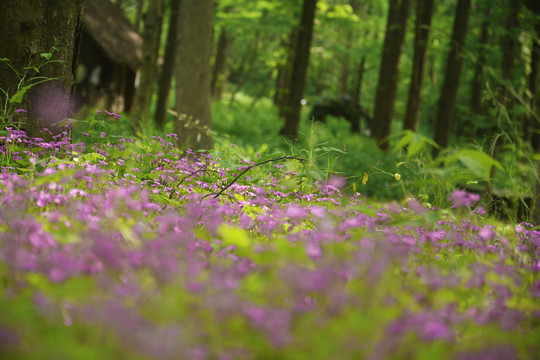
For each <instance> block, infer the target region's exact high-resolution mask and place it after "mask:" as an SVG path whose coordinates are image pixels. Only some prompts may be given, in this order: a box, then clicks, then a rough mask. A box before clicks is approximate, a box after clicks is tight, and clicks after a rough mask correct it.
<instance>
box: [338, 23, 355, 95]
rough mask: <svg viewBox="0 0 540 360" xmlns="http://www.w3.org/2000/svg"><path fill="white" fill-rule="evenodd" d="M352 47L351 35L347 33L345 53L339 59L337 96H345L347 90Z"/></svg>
mask: <svg viewBox="0 0 540 360" xmlns="http://www.w3.org/2000/svg"><path fill="white" fill-rule="evenodd" d="M351 46H352V33H351V32H350V31H347V34H346V36H345V50H346V51H345V53H344V54H343V57H342V58H341V75H340V77H339V83H338V94H339V95H347V94H348V90H349V74H350V73H351V69H350V68H351V56H350V54H349V53H350V51H351Z"/></svg>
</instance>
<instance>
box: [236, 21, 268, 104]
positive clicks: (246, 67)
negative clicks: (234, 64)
mask: <svg viewBox="0 0 540 360" xmlns="http://www.w3.org/2000/svg"><path fill="white" fill-rule="evenodd" d="M260 40H261V37H260V33H259V32H258V31H257V32H255V35H254V36H253V46H252V48H251V51H250V55H249V57H248V59H247V60H246V59H245V58H244V59H242V63H241V65H240V66H239V68H240V69H241V72H240V74H241V75H240V79H239V80H238V82H237V83H236V86H235V87H234V89H233V91H232V93H231V99H230V100H229V108H231V107H232V105H233V104H234V102H235V101H236V94H238V93H239V92H240V90H242V88H243V87H244V85H246V83H247V82H248V80H249V78H250V76H251V74H252V73H253V69H254V67H255V62H256V61H257V56H258V55H259V49H260Z"/></svg>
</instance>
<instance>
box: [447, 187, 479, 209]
mask: <svg viewBox="0 0 540 360" xmlns="http://www.w3.org/2000/svg"><path fill="white" fill-rule="evenodd" d="M480 199H481V198H480V195H478V194H474V193H470V192H468V191H465V190H454V191H453V192H452V194H450V196H449V197H448V200H449V201H451V202H452V203H453V205H452V208H464V207H470V206H472V205H473V204H474V203H476V202H478V201H480Z"/></svg>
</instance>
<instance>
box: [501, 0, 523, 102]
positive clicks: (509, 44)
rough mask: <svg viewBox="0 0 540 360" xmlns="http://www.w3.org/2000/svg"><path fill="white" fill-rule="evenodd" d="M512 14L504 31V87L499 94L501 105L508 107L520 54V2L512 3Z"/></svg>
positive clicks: (510, 13)
mask: <svg viewBox="0 0 540 360" xmlns="http://www.w3.org/2000/svg"><path fill="white" fill-rule="evenodd" d="M510 7H511V8H510V12H509V14H508V18H507V20H506V27H505V29H504V31H505V32H504V35H503V37H502V41H501V45H502V49H503V52H502V64H501V65H502V68H501V69H502V79H503V85H502V88H501V91H500V94H499V97H500V102H501V104H502V105H503V106H504V107H506V105H507V104H508V96H509V94H510V91H509V89H510V88H512V87H513V84H512V83H513V77H512V73H513V70H514V63H515V60H516V57H517V53H518V47H517V45H518V42H517V35H516V34H515V33H516V29H517V28H519V19H518V17H519V11H520V8H521V4H520V2H519V1H510Z"/></svg>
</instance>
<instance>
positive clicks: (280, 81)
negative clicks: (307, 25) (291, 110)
mask: <svg viewBox="0 0 540 360" xmlns="http://www.w3.org/2000/svg"><path fill="white" fill-rule="evenodd" d="M297 40H298V28H297V27H294V28H293V29H292V30H291V35H290V37H289V39H288V41H286V40H283V47H285V48H286V49H287V58H286V60H285V63H284V64H283V65H281V66H280V67H279V69H278V74H277V77H276V91H275V93H274V105H276V106H277V107H278V109H279V116H280V117H283V116H284V114H283V109H284V108H285V107H286V106H287V98H288V97H289V90H290V89H289V88H290V83H291V75H292V65H293V63H294V52H295V49H296V42H297Z"/></svg>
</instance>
